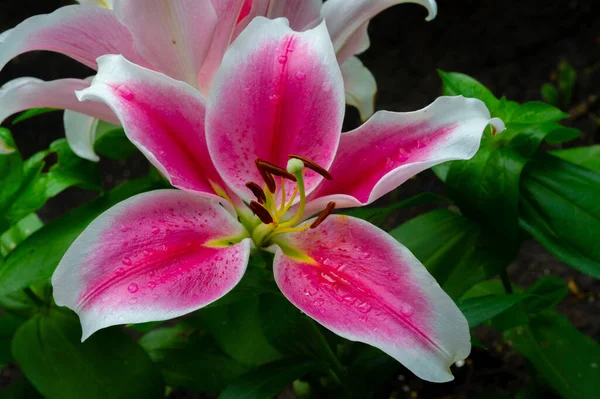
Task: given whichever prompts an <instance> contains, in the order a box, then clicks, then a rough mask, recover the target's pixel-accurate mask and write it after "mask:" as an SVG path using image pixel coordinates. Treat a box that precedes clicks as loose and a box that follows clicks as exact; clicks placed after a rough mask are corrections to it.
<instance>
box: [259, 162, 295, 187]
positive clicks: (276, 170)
mask: <svg viewBox="0 0 600 399" xmlns="http://www.w3.org/2000/svg"><path fill="white" fill-rule="evenodd" d="M256 166H257V167H258V168H259V169H261V168H262V169H263V170H265V171H266V172H268V173H270V174H272V175H273V176H280V177H284V178H286V179H288V180H291V181H294V182H295V181H296V176H294V175H293V174H291V173H289V172H288V171H287V170H285V169H283V168H280V167H279V166H277V165H274V164H272V163H271V162H267V161H265V160H264V159H260V158H256Z"/></svg>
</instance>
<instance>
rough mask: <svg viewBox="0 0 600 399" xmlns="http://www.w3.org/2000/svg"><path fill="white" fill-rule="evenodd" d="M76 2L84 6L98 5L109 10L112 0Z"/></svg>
mask: <svg viewBox="0 0 600 399" xmlns="http://www.w3.org/2000/svg"><path fill="white" fill-rule="evenodd" d="M77 2H78V3H79V4H83V5H85V6H98V7H104V8H108V9H109V10H110V9H112V8H113V0H77Z"/></svg>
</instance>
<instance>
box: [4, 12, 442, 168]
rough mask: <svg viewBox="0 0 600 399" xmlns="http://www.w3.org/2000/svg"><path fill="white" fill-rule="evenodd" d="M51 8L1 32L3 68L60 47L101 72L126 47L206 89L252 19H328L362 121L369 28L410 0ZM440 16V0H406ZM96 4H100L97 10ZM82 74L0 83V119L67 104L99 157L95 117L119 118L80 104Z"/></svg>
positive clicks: (370, 92) (371, 92) (80, 149)
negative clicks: (100, 64)
mask: <svg viewBox="0 0 600 399" xmlns="http://www.w3.org/2000/svg"><path fill="white" fill-rule="evenodd" d="M79 2H80V3H81V5H74V6H66V7H63V8H60V9H58V10H56V11H55V12H53V13H51V14H48V15H38V16H34V17H31V18H29V19H27V20H26V21H24V22H22V23H21V24H19V25H18V26H17V27H16V28H14V29H12V30H9V31H7V32H4V33H3V34H2V35H0V70H1V69H2V68H3V67H4V65H6V63H7V62H9V61H10V59H12V58H13V57H15V56H17V55H19V54H22V53H24V52H27V51H32V50H51V51H57V52H60V53H63V54H65V55H68V56H70V57H72V58H74V59H75V60H77V61H80V62H81V63H83V64H85V65H87V66H89V67H90V68H92V69H97V64H96V59H97V58H98V57H99V56H101V55H106V54H121V55H123V56H124V57H125V58H126V59H127V60H129V61H131V62H134V63H136V64H138V65H141V66H144V67H147V68H150V69H153V70H155V71H158V72H162V73H164V74H166V75H168V76H170V77H172V78H174V79H177V80H181V81H184V82H187V83H189V84H190V85H191V86H193V87H195V88H196V89H198V90H199V91H200V92H201V93H202V94H203V95H204V96H206V95H207V94H208V92H209V90H210V87H211V85H212V80H213V77H214V74H215V73H216V71H217V69H218V67H219V65H220V64H221V60H222V58H223V54H224V53H225V50H226V49H227V47H228V46H229V44H230V43H231V42H232V41H233V40H234V39H235V38H236V37H237V36H238V35H239V33H240V32H241V31H242V30H243V29H244V28H245V27H246V26H247V25H248V23H250V21H251V20H252V19H253V18H254V17H256V16H266V17H269V18H277V17H286V18H288V19H289V21H290V25H291V27H292V28H293V29H296V30H304V29H307V28H312V27H314V26H316V25H318V24H319V22H320V21H321V20H322V19H325V20H326V21H327V25H328V27H329V29H330V33H331V39H332V40H333V43H334V46H335V49H336V55H337V60H338V62H339V63H340V65H341V68H342V73H343V76H344V83H345V86H346V101H347V102H348V104H350V105H353V106H355V107H357V108H358V109H359V110H360V113H361V116H362V118H363V120H366V119H367V118H368V117H369V116H371V115H372V114H373V112H374V105H373V102H374V96H375V92H376V90H377V86H376V83H375V79H374V78H373V76H372V75H371V73H370V72H369V70H368V69H367V68H365V67H364V66H363V65H362V63H361V62H360V60H359V59H358V58H356V57H354V55H355V54H357V53H360V52H363V51H364V50H366V49H367V48H368V47H369V38H368V36H367V31H366V28H367V25H368V23H369V20H370V19H371V18H372V17H374V16H375V15H376V14H378V13H379V12H381V11H383V10H384V9H386V8H388V7H391V6H393V5H396V4H401V3H405V2H407V0H328V1H327V2H326V3H325V4H324V5H323V2H322V0H302V1H296V0H172V1H166V0H127V1H124V0H114V1H113V0H80V1H79ZM408 2H414V3H417V4H421V5H423V6H425V7H426V8H427V10H428V13H429V16H428V18H427V19H428V20H431V19H433V18H434V17H435V15H436V13H437V6H436V3H435V1H434V0H409V1H408ZM92 6H95V7H92ZM87 86H89V82H87V81H84V80H78V79H61V80H57V81H53V82H43V81H41V80H38V79H33V78H22V79H18V80H17V81H14V82H9V83H8V84H7V85H5V86H4V87H3V88H2V89H0V123H1V122H2V121H4V120H5V119H6V118H7V117H8V116H10V115H12V114H14V113H16V112H20V111H23V110H26V109H29V108H36V107H51V108H60V109H65V110H67V111H66V112H65V116H64V126H65V133H66V137H67V140H68V141H69V144H70V145H71V147H72V148H73V150H74V151H75V153H77V154H78V155H79V156H81V157H83V158H86V159H89V160H92V161H97V160H98V159H99V158H98V156H97V155H96V154H95V152H94V149H93V144H94V140H95V134H96V126H97V121H98V119H101V120H105V121H107V122H110V123H114V124H118V118H117V117H116V116H115V115H114V114H113V113H112V112H111V111H110V110H109V109H108V108H107V107H106V106H104V105H103V104H99V103H95V104H94V103H92V104H82V103H80V102H79V101H77V98H76V97H75V95H74V91H75V90H81V89H83V88H84V87H87Z"/></svg>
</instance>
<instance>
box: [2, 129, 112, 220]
mask: <svg viewBox="0 0 600 399" xmlns="http://www.w3.org/2000/svg"><path fill="white" fill-rule="evenodd" d="M52 154H56V156H57V157H58V161H57V162H56V163H55V164H54V165H52V166H51V167H50V168H49V170H48V171H47V172H44V169H45V168H46V167H47V163H48V157H49V156H50V155H52ZM17 164H18V165H17ZM17 164H15V167H20V168H21V171H20V172H19V171H12V172H11V173H10V174H9V178H8V180H9V181H8V182H7V183H6V185H4V184H3V186H2V187H1V188H0V191H2V193H0V231H4V230H6V229H7V228H8V227H10V225H12V224H13V223H16V222H17V221H19V220H21V219H22V218H24V217H25V216H27V215H29V214H30V213H33V212H35V211H37V210H38V209H40V208H41V207H42V206H43V205H44V204H45V203H46V202H47V201H48V199H50V198H52V197H54V196H56V195H57V194H59V193H60V192H62V191H64V190H65V189H67V188H69V187H72V186H78V187H81V188H84V189H88V190H100V189H101V185H100V174H99V172H98V166H97V165H96V164H95V163H93V162H89V161H86V160H83V159H81V158H79V157H78V156H77V155H75V153H73V151H71V149H70V148H69V145H68V144H67V142H66V140H64V139H61V140H57V141H55V142H53V143H52V144H51V145H50V148H49V149H48V150H45V151H41V152H38V153H37V154H35V155H33V156H32V157H31V158H29V159H28V160H27V161H25V162H23V163H20V164H19V163H17ZM0 169H2V166H0ZM3 183H4V182H3Z"/></svg>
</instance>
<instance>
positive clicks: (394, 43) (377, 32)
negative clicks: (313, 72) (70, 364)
mask: <svg viewBox="0 0 600 399" xmlns="http://www.w3.org/2000/svg"><path fill="white" fill-rule="evenodd" d="M68 3H69V2H68V1H61V0H19V1H16V0H0V10H1V11H0V31H4V30H6V29H9V28H11V27H13V26H15V25H16V24H17V23H19V22H20V21H22V20H23V19H25V18H26V17H28V16H31V15H34V14H40V13H47V12H51V11H53V10H54V9H56V8H58V7H60V6H62V5H66V4H68ZM438 5H439V14H438V17H437V18H436V19H435V20H434V21H432V22H425V21H424V18H425V16H426V11H425V10H424V9H423V8H422V7H420V6H417V5H413V4H405V5H399V6H395V7H393V8H391V9H389V10H387V11H385V12H384V13H382V14H381V15H379V16H378V17H377V18H375V19H374V20H373V21H372V23H371V25H370V37H371V48H370V49H369V50H368V51H367V52H366V53H365V54H363V55H362V56H361V58H362V59H363V62H364V63H365V64H366V65H367V66H368V67H369V68H370V69H371V71H372V72H373V74H374V76H375V77H376V79H377V82H378V85H379V94H378V98H377V108H378V109H387V110H392V111H410V110H415V109H418V108H421V107H423V106H425V105H427V104H429V103H431V102H432V101H433V100H434V99H435V98H436V97H437V96H439V95H440V93H441V82H440V80H439V78H438V76H437V73H436V68H440V69H443V70H446V71H456V72H463V73H466V74H469V75H471V76H473V77H475V78H477V79H478V80H480V81H481V82H482V83H484V84H485V85H486V86H488V87H489V88H490V89H491V90H492V91H493V92H494V93H495V94H496V95H498V96H501V95H506V96H507V97H508V98H509V99H511V100H516V101H520V102H523V101H530V100H540V99H541V96H540V87H541V85H542V84H543V83H545V82H551V81H552V80H553V79H555V75H556V74H555V71H556V68H557V64H558V62H559V61H560V60H562V59H564V60H567V61H568V62H569V63H571V65H573V67H574V68H575V69H576V70H577V73H578V83H577V88H576V92H575V96H574V100H573V106H572V108H571V109H570V110H569V112H570V113H571V115H572V116H573V117H572V119H571V120H570V121H568V124H570V125H572V126H574V127H577V128H579V129H581V130H582V131H583V136H582V137H581V138H580V139H578V141H577V142H576V144H577V145H587V144H594V143H597V142H598V130H599V129H600V121H599V119H598V118H599V117H600V107H599V105H598V103H597V100H594V98H593V97H594V95H596V96H597V95H598V94H600V1H598V0H545V1H539V0H503V1H491V0H487V1H486V0H454V1H450V0H439V1H438ZM92 74H93V72H92V71H91V70H89V69H87V68H86V67H84V66H82V65H80V64H78V63H77V62H75V61H73V60H70V59H68V58H67V57H64V56H61V55H57V54H52V53H42V52H37V53H28V54H25V55H22V56H20V57H18V58H17V59H15V60H14V61H12V62H11V63H10V64H9V65H8V66H7V67H6V68H5V69H4V70H3V71H2V72H0V84H3V83H5V82H7V81H9V80H11V79H13V78H16V77H20V76H35V77H39V78H43V79H46V80H51V79H58V78H64V77H80V78H83V77H87V76H89V75H92ZM596 98H597V97H596ZM595 101H596V102H595ZM357 123H358V115H357V112H356V111H355V110H349V111H348V115H347V122H346V126H347V128H352V127H354V126H356V125H357ZM6 126H9V125H8V124H6ZM13 132H14V135H15V138H16V140H17V143H18V145H19V148H20V149H21V151H22V152H23V154H24V156H29V155H31V154H33V153H35V152H36V151H39V150H41V149H44V148H47V146H48V145H49V144H50V143H51V142H52V141H53V140H55V139H57V138H60V137H62V136H63V131H62V115H61V114H60V113H53V114H48V115H45V116H42V117H39V118H34V119H31V120H29V121H26V122H23V123H22V124H19V125H18V126H16V127H15V128H14V129H13ZM101 167H102V172H103V176H104V184H105V186H106V187H107V188H108V187H112V186H114V185H115V184H117V183H119V182H121V181H123V180H126V179H128V178H130V177H133V176H138V175H140V174H143V173H144V172H145V171H146V170H147V166H146V163H145V161H144V159H143V158H141V157H134V158H133V159H131V160H129V161H127V162H126V163H118V162H113V161H104V160H103V161H102V163H101ZM443 190H444V188H443V185H442V184H441V183H440V182H439V181H438V180H437V179H436V178H435V176H434V175H433V174H432V173H431V172H424V173H422V174H421V175H419V176H418V177H417V178H415V179H413V180H411V181H409V182H408V183H406V184H405V185H404V186H403V187H402V188H401V189H400V190H399V191H398V192H397V193H395V194H394V195H393V196H394V197H395V198H408V197H410V196H412V195H414V194H416V193H418V192H422V191H433V192H438V193H441V194H443ZM92 196H93V194H91V193H88V192H84V191H81V190H77V189H72V190H68V191H67V192H65V193H63V194H61V195H60V196H58V197H57V198H55V199H54V200H52V201H51V202H50V203H49V204H48V205H47V206H46V207H45V208H44V209H43V210H42V212H41V216H42V218H44V219H45V220H49V219H52V218H54V217H56V216H58V215H60V214H62V213H64V212H65V211H67V210H68V209H71V208H72V207H74V206H76V205H77V204H79V203H82V202H84V201H86V200H88V199H90V198H91V197H92ZM388 201H389V199H388ZM423 211H424V209H423V208H420V209H419V208H416V209H410V210H404V211H402V213H401V214H399V215H397V220H396V222H401V221H404V220H408V219H410V218H412V217H414V216H415V215H417V214H419V213H422V212H423ZM509 273H510V276H511V278H512V279H513V280H514V281H515V282H516V283H518V284H521V285H522V286H524V287H528V286H530V285H531V284H532V283H533V282H534V281H536V280H537V279H538V278H539V277H541V276H542V275H545V274H554V275H557V276H560V277H561V278H563V279H564V280H565V281H566V282H570V287H571V290H572V292H571V293H570V294H569V296H568V297H567V298H566V300H565V301H563V303H562V304H561V305H560V306H559V309H560V310H561V311H562V312H563V313H564V314H566V315H567V316H568V317H569V319H570V320H571V321H572V322H573V323H574V324H575V326H576V327H578V328H579V329H580V330H581V331H583V332H584V333H586V334H588V335H590V336H591V337H592V338H594V339H596V340H599V339H600V305H599V302H598V301H599V300H600V283H599V282H598V281H595V280H594V279H592V278H591V277H587V276H585V275H582V274H580V273H579V272H577V271H575V270H573V269H571V268H570V267H568V266H566V265H564V264H563V263H561V262H560V261H558V260H556V259H555V258H554V257H552V256H551V255H550V254H548V253H547V252H546V251H545V250H544V249H543V248H542V247H541V246H540V245H539V244H537V243H536V242H534V241H530V242H527V243H525V245H524V246H523V248H522V250H521V252H520V254H519V257H518V259H517V260H516V261H515V262H514V264H513V265H511V267H510V269H509ZM477 335H478V338H479V339H480V340H481V341H482V343H483V344H484V345H486V346H487V347H488V348H489V350H488V351H484V350H481V349H477V348H475V349H474V350H473V353H472V356H471V357H470V359H469V360H468V361H467V363H466V365H465V366H464V367H462V368H461V369H457V370H454V371H455V374H456V376H457V378H456V381H455V382H453V383H451V384H444V385H434V384H426V383H423V382H421V381H419V380H416V379H414V378H413V377H412V376H411V375H410V373H407V374H402V375H398V376H397V378H396V379H395V380H394V381H390V387H391V388H392V390H393V391H394V395H393V397H395V398H404V397H407V398H408V397H412V398H416V397H421V398H462V397H470V396H473V395H477V394H484V393H485V394H484V395H483V396H482V397H485V398H489V397H492V396H491V395H488V393H508V392H514V391H516V390H518V389H519V388H521V387H523V386H526V385H527V384H528V383H530V382H531V381H530V377H529V375H530V373H529V372H528V371H529V366H528V365H527V362H526V361H525V360H524V359H523V358H522V357H521V356H520V355H519V354H517V353H515V352H513V351H511V350H510V349H509V348H506V347H505V346H504V345H502V344H501V341H500V339H499V336H498V335H497V334H495V333H494V332H493V331H491V330H487V329H485V328H484V327H482V328H480V329H479V330H478V331H477ZM15 374H18V371H15V370H14V368H5V369H4V370H3V371H0V387H1V386H3V385H4V383H5V382H6V381H7V380H9V379H11V378H13V377H14V375H15ZM175 394H176V395H177V396H176V397H188V398H192V397H197V396H194V395H193V394H189V393H188V394H186V393H184V392H178V393H174V395H175ZM285 397H289V396H287V395H285ZM545 397H552V396H551V394H547V396H545Z"/></svg>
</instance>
